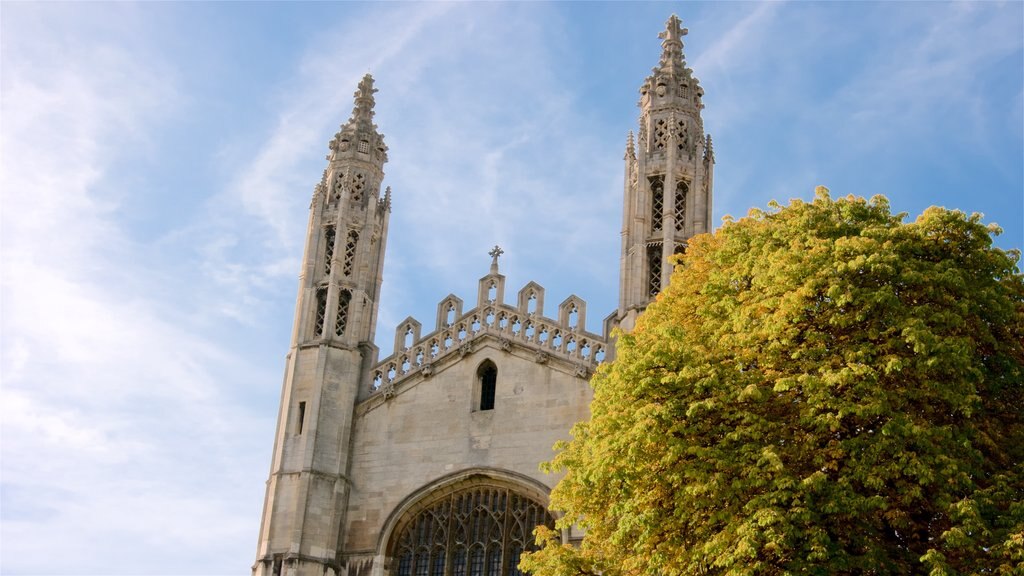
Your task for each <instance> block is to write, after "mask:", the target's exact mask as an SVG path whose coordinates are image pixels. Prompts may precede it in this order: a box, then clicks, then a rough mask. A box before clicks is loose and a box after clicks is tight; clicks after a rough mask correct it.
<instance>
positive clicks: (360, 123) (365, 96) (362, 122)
mask: <svg viewBox="0 0 1024 576" xmlns="http://www.w3.org/2000/svg"><path fill="white" fill-rule="evenodd" d="M376 91H377V89H376V88H374V87H373V76H370V75H369V74H366V75H365V76H363V79H362V80H360V81H359V87H358V89H357V90H356V92H355V94H353V96H355V100H356V105H355V108H353V109H352V118H351V119H350V120H349V121H348V123H349V124H352V123H355V124H356V125H357V127H358V128H361V129H363V130H367V129H373V128H375V126H373V105H374V104H375V102H374V99H373V93H374V92H376Z"/></svg>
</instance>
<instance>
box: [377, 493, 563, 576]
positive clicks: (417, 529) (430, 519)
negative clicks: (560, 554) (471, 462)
mask: <svg viewBox="0 0 1024 576" xmlns="http://www.w3.org/2000/svg"><path fill="white" fill-rule="evenodd" d="M540 524H544V525H546V526H549V527H553V526H554V520H553V519H552V518H551V515H550V514H548V513H547V511H546V510H545V509H544V507H543V506H542V505H541V504H540V503H539V502H536V501H535V500H533V499H531V498H528V497H526V496H523V495H521V494H518V493H516V492H515V491H513V490H512V489H509V488H505V487H498V486H477V487H470V488H464V489H462V490H458V491H455V492H453V493H452V494H450V495H447V496H445V497H444V498H443V499H442V500H440V501H438V502H436V503H434V504H433V505H431V506H429V507H428V508H426V509H424V510H421V511H420V512H419V513H417V514H416V516H414V517H413V518H412V519H411V520H410V521H408V522H407V523H406V524H405V526H404V527H402V528H401V529H400V531H399V532H398V536H397V539H396V544H395V548H394V558H395V559H396V560H397V562H396V569H395V572H394V574H395V575H396V576H522V574H523V573H522V572H521V571H520V570H519V559H520V557H521V555H522V554H523V552H524V551H530V550H535V549H536V545H535V543H534V540H533V530H534V528H535V527H536V526H538V525H540Z"/></svg>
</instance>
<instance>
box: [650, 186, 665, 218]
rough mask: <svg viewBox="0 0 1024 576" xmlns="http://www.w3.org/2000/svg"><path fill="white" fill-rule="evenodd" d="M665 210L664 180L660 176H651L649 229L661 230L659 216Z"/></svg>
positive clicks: (660, 216)
mask: <svg viewBox="0 0 1024 576" xmlns="http://www.w3.org/2000/svg"><path fill="white" fill-rule="evenodd" d="M664 211H665V182H664V179H663V178H662V177H661V176H655V177H654V178H651V231H653V232H658V231H660V230H661V225H662V224H661V218H662V214H663V213H664Z"/></svg>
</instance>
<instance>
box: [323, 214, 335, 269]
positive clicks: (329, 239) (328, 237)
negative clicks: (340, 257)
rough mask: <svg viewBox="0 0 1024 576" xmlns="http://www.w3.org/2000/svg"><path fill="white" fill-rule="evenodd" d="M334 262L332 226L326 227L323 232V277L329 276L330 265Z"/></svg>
mask: <svg viewBox="0 0 1024 576" xmlns="http://www.w3.org/2000/svg"><path fill="white" fill-rule="evenodd" d="M333 260H334V226H328V227H327V231H326V232H324V276H330V275H331V263H332V261H333Z"/></svg>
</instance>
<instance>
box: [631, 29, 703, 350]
mask: <svg viewBox="0 0 1024 576" xmlns="http://www.w3.org/2000/svg"><path fill="white" fill-rule="evenodd" d="M686 34H687V30H686V28H683V27H682V24H681V22H680V21H679V18H678V17H677V16H675V15H672V16H671V17H670V18H669V19H668V22H666V24H665V30H664V31H663V32H661V33H660V34H659V35H658V37H659V38H661V40H662V42H661V58H660V60H659V62H658V65H657V66H655V67H654V68H653V70H652V72H651V75H650V76H648V77H647V78H646V79H645V80H644V83H643V84H642V85H641V86H640V102H639V103H638V105H639V107H640V126H639V128H638V130H637V139H636V146H635V148H634V146H633V140H632V137H631V136H630V137H629V138H627V143H626V159H625V160H626V161H625V164H626V165H625V177H624V179H623V180H624V182H623V188H624V205H623V221H622V257H621V261H620V262H621V268H620V274H621V278H620V284H619V286H620V289H619V310H618V311H617V313H616V316H615V318H614V320H613V322H614V324H616V325H618V326H620V327H622V328H623V329H624V330H626V331H629V330H631V329H632V328H633V326H634V325H635V321H636V317H637V315H639V314H640V313H641V312H642V311H643V310H644V309H645V308H646V307H647V305H648V304H649V303H650V302H651V301H652V300H653V299H654V298H655V297H656V296H657V295H658V293H659V292H661V290H662V289H663V288H664V287H665V286H667V285H668V282H669V280H670V278H671V276H672V265H671V263H670V262H671V260H670V259H671V257H672V256H673V255H674V254H679V253H681V252H684V251H685V250H686V245H687V241H688V240H689V238H690V237H692V236H693V235H695V234H701V233H704V232H710V231H711V196H712V172H713V169H714V157H713V155H712V154H713V153H712V152H711V149H710V148H711V138H710V136H708V135H707V134H706V133H705V132H704V122H703V119H702V118H701V110H702V109H703V108H704V104H703V100H702V99H703V97H704V90H703V89H702V88H701V87H700V83H699V82H698V81H697V78H695V77H694V76H693V70H691V69H689V68H687V67H686V62H685V60H684V58H683V40H682V38H683V36H685V35H686ZM634 152H635V156H634Z"/></svg>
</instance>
